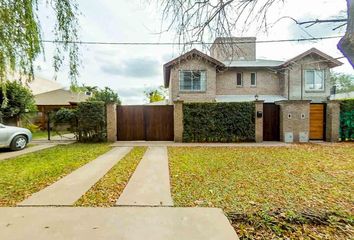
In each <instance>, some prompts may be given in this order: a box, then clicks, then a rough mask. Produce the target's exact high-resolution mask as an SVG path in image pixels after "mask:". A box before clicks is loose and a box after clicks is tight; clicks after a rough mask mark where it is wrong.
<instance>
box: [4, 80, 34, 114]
mask: <svg viewBox="0 0 354 240" xmlns="http://www.w3.org/2000/svg"><path fill="white" fill-rule="evenodd" d="M4 89H6V96H3V92H4ZM5 99H6V100H5ZM0 104H1V107H0V111H1V112H2V115H3V116H2V117H3V118H5V119H6V118H17V119H19V118H21V117H22V116H23V115H24V114H27V113H34V112H36V111H37V107H36V104H35V101H34V97H33V95H32V93H31V91H30V90H29V89H28V88H27V87H25V86H23V85H21V84H20V83H18V82H16V81H14V82H10V81H6V82H5V83H3V84H1V85H0Z"/></svg>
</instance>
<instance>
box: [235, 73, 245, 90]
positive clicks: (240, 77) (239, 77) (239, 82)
mask: <svg viewBox="0 0 354 240" xmlns="http://www.w3.org/2000/svg"><path fill="white" fill-rule="evenodd" d="M236 86H238V87H242V86H243V74H242V73H241V72H238V73H237V74H236Z"/></svg>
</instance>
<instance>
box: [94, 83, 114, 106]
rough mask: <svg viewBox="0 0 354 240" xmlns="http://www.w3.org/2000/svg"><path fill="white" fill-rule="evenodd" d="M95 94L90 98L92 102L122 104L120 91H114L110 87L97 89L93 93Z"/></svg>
mask: <svg viewBox="0 0 354 240" xmlns="http://www.w3.org/2000/svg"><path fill="white" fill-rule="evenodd" d="M92 94H93V96H92V97H90V98H89V101H91V102H100V101H101V102H104V103H106V104H107V103H116V104H118V105H120V104H121V100H120V98H119V96H118V93H116V92H115V91H113V90H112V89H111V88H109V87H105V88H104V89H97V88H95V91H94V92H93V93H92Z"/></svg>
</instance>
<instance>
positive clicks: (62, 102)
mask: <svg viewBox="0 0 354 240" xmlns="http://www.w3.org/2000/svg"><path fill="white" fill-rule="evenodd" d="M89 97H90V96H87V95H85V94H84V93H73V92H71V91H70V90H65V89H58V90H54V91H50V92H45V93H41V94H38V95H35V96H34V99H35V101H36V105H46V106H54V105H58V106H69V105H71V104H70V103H79V102H84V101H86V100H87V99H88V98H89Z"/></svg>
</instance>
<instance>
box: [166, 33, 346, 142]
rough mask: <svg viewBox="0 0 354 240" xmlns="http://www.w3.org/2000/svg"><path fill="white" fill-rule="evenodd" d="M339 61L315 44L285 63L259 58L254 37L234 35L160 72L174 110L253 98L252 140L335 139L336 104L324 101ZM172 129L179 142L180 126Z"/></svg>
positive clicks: (167, 64)
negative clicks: (187, 105)
mask: <svg viewBox="0 0 354 240" xmlns="http://www.w3.org/2000/svg"><path fill="white" fill-rule="evenodd" d="M340 65H342V63H341V62H339V61H338V60H337V59H335V58H333V57H331V56H329V55H327V54H325V53H323V52H322V51H320V50H318V49H316V48H311V49H309V50H308V51H305V52H303V53H301V54H299V55H298V56H295V57H294V58H291V59H289V60H287V61H279V60H269V59H257V58H256V38H254V37H247V38H236V37H232V38H217V39H216V40H215V42H214V43H213V44H212V46H211V48H210V54H209V55H208V54H205V53H202V52H201V51H198V50H196V49H193V50H191V51H189V52H187V53H185V54H183V55H181V56H179V57H177V58H175V59H173V60H172V61H169V62H168V63H166V64H165V65H164V66H163V76H164V86H165V87H166V88H168V90H169V96H170V97H169V104H174V105H175V109H179V108H178V107H176V104H177V103H178V102H184V103H188V102H245V101H255V102H256V111H257V113H258V114H257V119H256V125H258V126H256V128H257V129H258V130H256V131H257V132H256V141H263V140H268V141H279V140H281V141H285V142H307V141H308V140H328V141H336V139H338V129H339V127H338V121H339V110H338V109H339V105H338V104H336V103H334V102H329V101H328V100H329V97H330V93H331V87H332V86H331V84H330V69H331V68H334V67H337V66H340ZM175 112H176V110H175ZM179 114H182V113H181V112H180V113H179ZM175 118H178V119H179V118H181V117H180V116H178V114H176V113H175ZM182 124H183V123H182ZM174 128H175V139H178V140H181V134H183V126H179V127H178V126H177V127H176V123H175V126H174ZM176 129H177V130H178V129H181V130H180V131H176ZM176 136H177V137H176Z"/></svg>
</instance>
